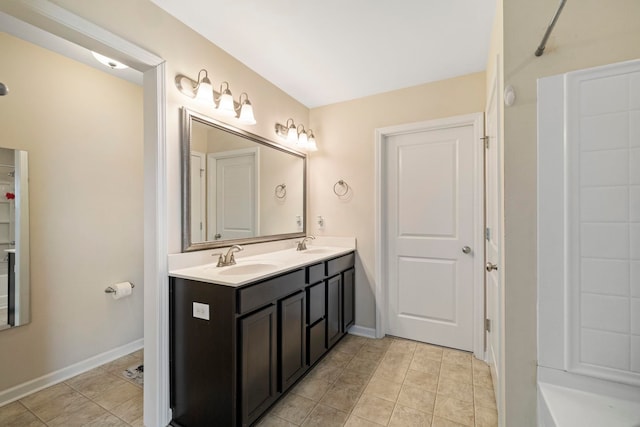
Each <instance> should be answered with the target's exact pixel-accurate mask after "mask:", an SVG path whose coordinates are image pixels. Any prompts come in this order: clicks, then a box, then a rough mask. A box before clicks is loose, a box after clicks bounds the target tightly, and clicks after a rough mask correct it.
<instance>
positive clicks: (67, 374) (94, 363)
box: [0, 338, 144, 406]
mask: <svg viewBox="0 0 640 427" xmlns="http://www.w3.org/2000/svg"><path fill="white" fill-rule="evenodd" d="M143 347H144V339H143V338H140V339H139V340H135V341H132V342H130V343H128V344H125V345H123V346H120V347H117V348H114V349H112V350H109V351H105V352H104V353H101V354H98V355H96V356H93V357H90V358H88V359H85V360H82V361H80V362H78V363H74V364H73V365H70V366H67V367H66V368H62V369H59V370H57V371H54V372H51V373H49V374H46V375H43V376H41V377H39V378H36V379H33V380H31V381H27V382H25V383H22V384H18V385H17V386H15V387H11V388H10V389H7V390H3V391H0V406H4V405H6V404H8V403H11V402H13V401H15V400H18V399H21V398H23V397H25V396H28V395H30V394H32V393H35V392H37V391H40V390H42V389H45V388H47V387H50V386H52V385H55V384H58V383H61V382H62V381H65V380H68V379H69V378H72V377H75V376H76V375H79V374H82V373H84V372H87V371H90V370H91V369H93V368H97V367H98V366H100V365H104V364H105V363H108V362H111V361H112V360H115V359H118V358H120V357H122V356H126V355H127V354H129V353H133V352H134V351H137V350H140V349H141V348H143Z"/></svg>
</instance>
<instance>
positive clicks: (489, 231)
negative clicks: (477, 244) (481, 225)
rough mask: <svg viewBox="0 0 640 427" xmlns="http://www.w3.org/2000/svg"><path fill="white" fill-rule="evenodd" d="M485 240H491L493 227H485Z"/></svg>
mask: <svg viewBox="0 0 640 427" xmlns="http://www.w3.org/2000/svg"><path fill="white" fill-rule="evenodd" d="M484 238H485V240H491V229H490V228H489V227H487V228H485V229H484Z"/></svg>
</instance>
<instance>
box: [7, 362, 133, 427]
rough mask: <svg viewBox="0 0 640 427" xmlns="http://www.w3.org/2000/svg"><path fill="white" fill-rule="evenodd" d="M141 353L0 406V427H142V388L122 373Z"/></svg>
mask: <svg viewBox="0 0 640 427" xmlns="http://www.w3.org/2000/svg"><path fill="white" fill-rule="evenodd" d="M142 359H143V353H142V350H140V351H137V352H135V353H131V354H129V355H127V356H124V357H121V358H120V359H117V360H115V361H113V362H110V363H107V364H105V365H102V366H100V367H98V368H95V369H93V370H91V371H89V372H85V373H84V374H81V375H78V376H77V377H73V378H71V379H69V380H67V381H65V382H62V383H60V384H56V385H54V386H51V387H49V388H46V389H44V390H41V391H39V392H37V393H34V394H31V395H29V396H27V397H24V398H22V399H20V400H18V401H16V402H13V403H10V404H8V405H6V406H3V407H0V425H2V426H3V427H37V426H64V427H75V426H78V427H80V426H83V427H84V426H87V427H88V426H92V427H130V426H135V427H138V426H140V427H142V426H143V423H142V387H141V386H140V385H138V384H136V383H135V382H134V381H133V380H128V379H127V378H126V377H125V376H123V375H122V372H123V371H124V370H125V369H127V368H129V367H131V366H134V365H136V364H138V365H139V364H142Z"/></svg>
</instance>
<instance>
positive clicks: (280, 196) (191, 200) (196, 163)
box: [182, 108, 306, 251]
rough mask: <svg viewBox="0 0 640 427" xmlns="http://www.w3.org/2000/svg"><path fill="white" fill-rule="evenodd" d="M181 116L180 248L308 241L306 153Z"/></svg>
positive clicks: (185, 114)
mask: <svg viewBox="0 0 640 427" xmlns="http://www.w3.org/2000/svg"><path fill="white" fill-rule="evenodd" d="M182 113H183V114H182V119H183V121H182V168H183V170H182V192H183V198H182V207H183V212H182V223H183V224H182V242H183V250H184V251H190V250H198V249H206V248H214V247H221V246H228V245H230V244H235V243H252V242H263V241H268V240H278V239H287V238H295V237H301V236H304V234H305V226H304V218H305V192H304V189H305V167H306V157H305V155H304V154H302V153H299V152H297V151H293V150H291V149H289V148H286V147H283V146H281V145H278V144H276V143H274V142H271V141H268V140H266V139H264V138H262V137H260V136H257V135H254V134H251V133H249V132H245V131H243V130H240V129H236V128H234V127H232V126H229V125H227V124H224V123H221V122H218V121H217V120H215V119H211V118H209V117H206V116H203V115H201V114H198V113H195V112H193V111H190V110H188V109H186V108H183V109H182Z"/></svg>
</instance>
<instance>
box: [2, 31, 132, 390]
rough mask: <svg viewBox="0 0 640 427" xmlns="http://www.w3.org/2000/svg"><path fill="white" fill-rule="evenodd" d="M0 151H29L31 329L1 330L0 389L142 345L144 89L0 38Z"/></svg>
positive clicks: (21, 43)
mask: <svg viewBox="0 0 640 427" xmlns="http://www.w3.org/2000/svg"><path fill="white" fill-rule="evenodd" d="M0 51H2V55H3V60H2V61H1V62H0V75H1V76H2V81H3V82H4V83H6V84H7V85H8V86H9V88H10V90H11V92H10V94H9V95H8V96H4V97H2V98H0V129H2V132H1V134H0V146H3V147H9V148H15V149H21V150H27V151H28V153H29V183H30V193H31V194H30V220H31V230H30V231H31V313H32V318H31V323H30V324H28V325H26V326H21V327H19V328H15V329H11V330H7V331H3V332H0V366H1V367H2V375H0V391H3V390H6V389H8V388H10V387H12V386H15V385H17V384H20V383H23V382H25V381H28V380H32V379H34V378H37V377H40V376H42V375H44V374H47V373H50V372H53V371H55V370H58V369H61V368H64V367H67V366H69V365H71V364H73V363H76V362H79V361H82V360H84V359H86V358H88V357H90V356H94V355H96V354H100V353H102V352H105V351H108V350H111V349H113V348H116V347H118V346H121V345H124V344H128V343H130V342H133V341H135V340H137V339H140V338H142V334H143V333H142V328H143V310H142V305H143V291H144V288H143V287H142V286H139V287H137V288H136V289H135V291H134V293H133V295H132V296H131V297H129V298H127V299H123V300H120V301H114V300H113V299H112V298H110V297H109V296H107V295H106V294H105V293H104V289H105V288H106V287H107V286H109V285H111V284H113V283H116V282H121V281H125V280H129V281H133V282H134V283H136V284H142V279H143V277H142V276H143V265H142V262H143V261H142V260H143V237H142V225H143V222H142V220H143V218H142V209H143V206H142V194H143V193H142V191H143V190H142V188H143V175H142V173H143V151H142V149H143V128H142V88H141V87H139V86H136V85H133V84H131V83H129V82H126V81H124V80H121V79H117V78H114V77H111V76H109V75H108V74H105V73H102V72H100V71H98V70H96V69H94V68H90V67H87V66H86V65H83V64H80V63H77V62H74V61H72V60H69V59H67V58H64V57H62V56H60V55H57V54H55V53H52V52H50V51H47V50H44V49H42V48H39V47H36V46H34V45H31V44H29V43H27V42H24V41H22V40H19V39H16V38H14V37H12V36H10V35H7V34H6V33H0Z"/></svg>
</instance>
